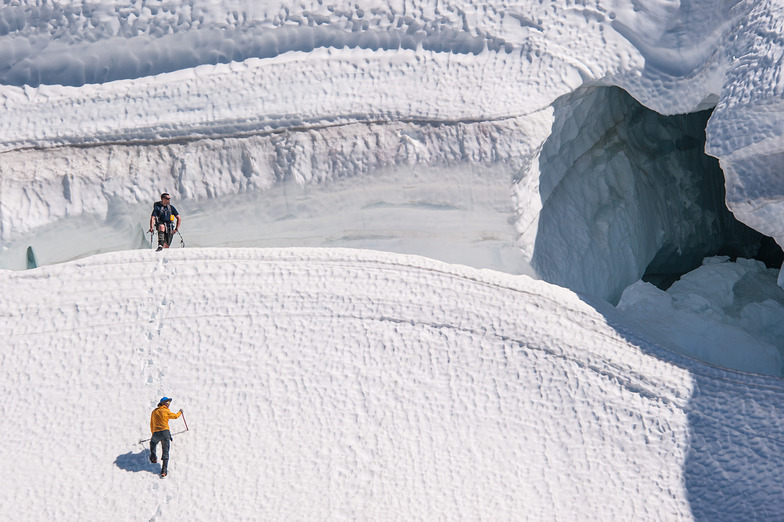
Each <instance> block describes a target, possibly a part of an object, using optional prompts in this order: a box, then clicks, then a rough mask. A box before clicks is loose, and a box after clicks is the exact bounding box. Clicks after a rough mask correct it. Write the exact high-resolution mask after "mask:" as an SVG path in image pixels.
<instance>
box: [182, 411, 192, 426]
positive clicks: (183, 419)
mask: <svg viewBox="0 0 784 522" xmlns="http://www.w3.org/2000/svg"><path fill="white" fill-rule="evenodd" d="M182 422H184V423H185V431H190V430H188V421H186V420H185V412H183V414H182Z"/></svg>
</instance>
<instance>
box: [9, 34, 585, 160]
mask: <svg viewBox="0 0 784 522" xmlns="http://www.w3.org/2000/svg"><path fill="white" fill-rule="evenodd" d="M516 61H517V59H516V58H514V57H512V58H510V57H509V56H508V55H506V54H505V53H483V54H481V55H480V56H478V57H475V56H468V55H449V54H445V53H436V52H424V51H422V52H415V51H409V50H402V51H370V50H361V49H353V50H341V51H340V52H337V53H336V52H334V51H330V50H328V49H318V50H315V51H314V52H312V53H287V54H285V55H280V56H277V57H275V58H270V59H266V60H260V59H250V60H247V61H244V62H241V63H237V62H232V63H231V64H218V65H215V66H209V65H205V66H201V67H196V68H191V69H185V70H181V71H175V72H172V73H166V74H162V75H159V76H151V77H145V78H142V79H138V80H122V81H119V82H112V83H109V84H99V85H89V86H83V87H63V86H53V85H41V86H40V87H37V88H32V87H24V88H20V87H13V86H4V87H0V106H2V109H3V111H4V115H5V116H6V117H5V118H3V119H2V121H0V144H1V145H0V148H1V149H2V150H12V149H20V148H26V147H51V146H57V145H65V144H80V143H96V142H116V141H130V140H133V141H136V140H140V141H142V142H144V141H156V140H161V139H164V140H165V139H169V138H175V139H176V138H181V137H196V138H198V137H208V136H209V137H219V136H222V135H241V134H243V133H248V132H255V131H262V132H267V131H274V130H282V131H286V130H287V129H288V128H292V127H302V126H303V124H304V125H314V124H326V125H329V124H333V123H334V124H341V123H352V122H355V121H395V120H399V119H405V120H422V121H433V122H435V121H444V120H446V121H450V120H461V121H471V120H474V121H478V120H495V119H499V118H505V117H515V116H520V115H524V114H530V113H533V112H536V111H537V110H538V109H540V108H541V107H546V106H547V104H548V103H549V95H550V92H551V91H552V90H553V89H555V90H556V91H559V92H560V91H563V92H568V90H569V87H568V86H565V85H550V87H551V89H548V93H547V96H546V97H545V98H546V99H545V98H542V97H543V96H544V94H543V93H542V92H541V89H535V90H531V91H525V92H522V93H521V92H520V89H519V86H518V85H517V82H520V81H525V77H526V73H525V71H523V70H522V69H520V68H512V69H511V70H510V68H509V65H510V64H511V63H515V62H516ZM412 71H417V73H416V74H412ZM501 77H503V78H505V81H504V82H500V81H497V80H498V79H499V78H501ZM467 80H471V86H470V88H456V86H459V85H464V84H465V82H466V81H467ZM292 86H294V88H292ZM401 93H405V94H406V95H405V96H401ZM527 102H528V103H527Z"/></svg>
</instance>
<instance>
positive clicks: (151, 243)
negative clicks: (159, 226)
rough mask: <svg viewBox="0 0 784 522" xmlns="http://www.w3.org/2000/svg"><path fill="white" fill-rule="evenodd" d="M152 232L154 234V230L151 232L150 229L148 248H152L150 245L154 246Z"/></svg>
mask: <svg viewBox="0 0 784 522" xmlns="http://www.w3.org/2000/svg"><path fill="white" fill-rule="evenodd" d="M153 234H155V232H153V231H152V230H150V248H152V247H154V246H155V245H154V243H153V242H152V238H153Z"/></svg>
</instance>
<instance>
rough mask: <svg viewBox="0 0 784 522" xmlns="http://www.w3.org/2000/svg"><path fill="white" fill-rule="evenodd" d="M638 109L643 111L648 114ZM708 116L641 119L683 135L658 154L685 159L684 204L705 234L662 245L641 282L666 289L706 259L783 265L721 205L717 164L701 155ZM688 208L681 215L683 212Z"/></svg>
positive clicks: (782, 256)
mask: <svg viewBox="0 0 784 522" xmlns="http://www.w3.org/2000/svg"><path fill="white" fill-rule="evenodd" d="M640 107H641V110H642V111H647V112H653V111H648V109H645V108H644V107H642V106H640ZM712 112H713V111H712V110H706V111H701V112H696V113H692V114H680V115H675V116H661V115H659V114H656V113H653V114H650V115H646V116H645V117H649V118H654V119H655V120H657V121H660V122H661V124H662V125H664V126H669V127H671V128H673V129H680V130H682V132H683V134H682V136H681V137H680V138H678V137H674V138H673V139H671V140H668V141H664V142H662V143H661V144H660V147H659V150H658V151H657V154H660V155H667V154H670V153H672V151H678V154H679V155H681V156H684V159H685V163H684V165H685V167H686V168H687V170H686V172H687V173H689V174H690V175H692V176H694V183H693V187H694V190H693V191H691V192H690V194H691V196H692V198H691V199H690V200H688V202H687V205H688V208H693V209H694V212H693V213H694V215H695V219H696V221H697V222H699V221H700V220H701V219H702V220H704V221H705V223H704V224H703V229H704V235H703V236H702V237H700V236H699V235H697V236H696V237H695V238H694V239H693V242H692V244H691V245H690V246H689V248H686V249H684V248H683V247H682V246H681V245H678V244H675V243H671V242H670V243H666V244H664V245H662V247H661V248H660V249H659V251H658V253H657V254H656V256H655V257H654V258H653V260H652V261H651V262H650V264H649V265H648V266H647V267H646V269H645V273H644V274H643V276H642V279H643V281H646V282H650V283H652V284H655V285H656V286H657V287H659V288H661V289H662V290H666V289H667V288H669V286H670V285H671V284H672V283H673V282H674V281H676V280H677V279H678V278H679V277H680V276H681V275H683V274H685V273H687V272H690V271H692V270H694V269H695V268H697V267H699V266H700V264H701V263H702V260H703V259H704V258H705V257H710V256H727V257H729V258H730V260H732V261H735V260H736V259H738V258H747V259H757V260H760V261H762V262H763V263H765V265H766V266H767V267H768V268H780V267H781V263H782V260H784V252H782V250H781V248H780V247H779V246H778V245H777V244H776V242H775V241H774V240H773V238H771V237H768V236H765V235H763V234H761V233H760V232H757V231H756V230H754V229H752V228H750V227H748V226H746V225H745V224H743V223H741V222H740V221H738V220H737V219H735V216H734V215H733V214H732V212H730V211H729V209H728V208H727V207H726V205H725V203H724V202H725V200H726V197H725V196H726V191H725V187H724V174H723V173H722V171H721V166H720V165H719V160H717V159H716V158H714V157H712V156H708V155H707V154H705V152H704V150H705V127H706V125H707V122H708V119H709V118H710V116H711V113H712ZM668 182H670V183H674V180H673V179H669V178H668ZM680 201H683V200H680ZM688 208H687V209H684V211H683V212H684V213H686V212H688ZM701 213H704V216H701V215H700V214H701Z"/></svg>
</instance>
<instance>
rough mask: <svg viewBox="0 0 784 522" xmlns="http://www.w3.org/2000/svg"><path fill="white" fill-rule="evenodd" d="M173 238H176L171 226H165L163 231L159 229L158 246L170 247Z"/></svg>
mask: <svg viewBox="0 0 784 522" xmlns="http://www.w3.org/2000/svg"><path fill="white" fill-rule="evenodd" d="M172 239H174V230H173V229H172V228H171V227H165V228H164V231H163V232H161V231H160V230H158V246H167V247H168V246H169V245H171V242H172Z"/></svg>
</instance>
